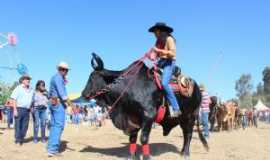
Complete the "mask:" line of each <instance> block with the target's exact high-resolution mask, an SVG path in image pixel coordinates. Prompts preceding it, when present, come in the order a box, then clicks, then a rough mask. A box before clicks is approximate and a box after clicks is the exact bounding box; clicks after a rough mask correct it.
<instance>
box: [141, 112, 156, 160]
mask: <svg viewBox="0 0 270 160" xmlns="http://www.w3.org/2000/svg"><path fill="white" fill-rule="evenodd" d="M154 117H155V113H152V114H151V112H150V114H149V112H148V113H147V114H146V115H145V116H144V118H143V123H142V129H141V131H142V132H141V144H142V153H143V160H151V154H150V147H149V135H150V132H151V129H152V125H153V122H154Z"/></svg>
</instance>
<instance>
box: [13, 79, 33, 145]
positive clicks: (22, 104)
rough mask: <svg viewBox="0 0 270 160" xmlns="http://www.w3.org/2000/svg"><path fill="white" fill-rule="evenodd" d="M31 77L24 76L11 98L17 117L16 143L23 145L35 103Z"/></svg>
mask: <svg viewBox="0 0 270 160" xmlns="http://www.w3.org/2000/svg"><path fill="white" fill-rule="evenodd" d="M30 80H31V77H30V76H29V75H27V74H25V75H23V76H22V77H21V78H20V79H19V82H20V84H19V85H18V86H17V87H16V88H15V89H14V91H13V92H12V94H11V96H10V98H11V100H10V104H11V105H12V107H13V111H14V117H15V143H16V144H20V145H22V144H23V140H24V137H25V135H26V132H27V130H28V124H29V115H30V114H29V113H30V107H31V104H32V101H33V94H34V92H33V90H32V89H31V88H30Z"/></svg>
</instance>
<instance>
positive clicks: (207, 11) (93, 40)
mask: <svg viewBox="0 0 270 160" xmlns="http://www.w3.org/2000/svg"><path fill="white" fill-rule="evenodd" d="M269 8H270V2H269V1H267V0H264V1H263V0H260V1H248V0H238V1H235V0H226V1H225V0H224V1H214V0H212V1H207V0H189V1H180V0H170V1H164V0H147V1H145V0H122V1H120V0H118V1H116V0H115V1H105V0H99V1H90V0H57V1H56V0H46V1H36V0H23V1H22V0H16V1H15V0H2V1H1V5H0V15H1V19H0V32H8V31H12V32H15V33H16V34H17V35H18V37H19V43H18V45H17V47H16V51H14V50H12V49H10V50H9V51H4V50H3V49H2V50H0V54H2V55H0V56H1V60H0V62H1V64H4V62H6V61H5V59H7V57H8V56H7V55H6V52H11V54H14V55H17V56H16V57H19V58H16V59H17V60H18V59H19V60H20V61H22V62H23V63H25V64H26V65H27V66H28V68H29V71H30V74H31V75H32V77H33V84H34V83H35V82H36V80H38V79H44V80H46V81H47V82H48V81H49V79H50V77H51V76H52V75H53V74H54V73H55V72H56V69H55V68H56V65H57V63H58V62H59V61H67V62H68V63H69V64H70V66H71V68H72V70H71V71H70V74H69V81H70V83H69V84H68V91H69V92H80V91H81V90H82V89H83V87H84V85H85V83H86V81H87V79H88V76H89V73H90V72H91V71H92V69H91V66H90V53H91V52H93V51H95V52H96V53H98V54H99V55H100V56H101V57H102V58H103V60H104V62H105V67H106V68H110V69H123V68H125V67H126V66H127V65H129V64H130V63H131V62H132V61H134V60H135V59H137V58H139V57H140V56H142V54H143V53H144V52H145V51H147V50H148V49H149V48H150V47H152V46H153V44H154V37H153V36H152V35H151V34H150V33H148V32H147V30H148V28H149V27H150V26H151V25H153V24H154V23H155V22H156V21H163V22H166V23H167V24H169V25H170V26H172V27H173V28H174V29H175V32H174V36H175V38H176V39H177V64H179V65H180V66H181V67H182V70H183V72H184V73H185V74H187V75H190V76H192V77H193V78H194V79H195V80H197V81H198V82H199V83H201V82H203V83H204V84H205V85H206V86H207V88H208V90H209V91H210V92H211V93H212V94H215V93H218V94H219V95H221V96H222V97H223V98H224V99H228V98H231V97H234V96H235V91H234V85H235V81H236V79H237V78H239V76H240V75H241V74H242V73H251V74H252V77H253V83H254V85H257V84H258V83H259V82H260V81H261V79H262V73H261V72H262V70H263V68H264V67H265V66H267V65H268V66H269V65H270V64H269V60H270V45H269V44H270V29H269V28H270V21H269V17H270V9H269ZM6 50H7V49H6ZM3 52H5V53H3ZM14 52H16V53H14ZM220 54H222V56H221V55H220ZM1 72H2V73H4V72H3V71H1ZM14 74H15V73H14ZM1 76H2V79H3V77H5V75H4V76H3V74H2V75H1ZM14 76H15V75H14Z"/></svg>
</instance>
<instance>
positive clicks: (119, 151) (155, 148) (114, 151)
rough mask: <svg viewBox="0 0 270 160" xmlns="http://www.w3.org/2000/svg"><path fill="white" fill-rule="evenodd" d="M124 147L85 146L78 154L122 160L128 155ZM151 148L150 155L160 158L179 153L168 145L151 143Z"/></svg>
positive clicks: (175, 148) (126, 148) (174, 147)
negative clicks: (96, 154)
mask: <svg viewBox="0 0 270 160" xmlns="http://www.w3.org/2000/svg"><path fill="white" fill-rule="evenodd" d="M123 145H125V146H122V147H114V148H98V147H94V146H87V147H85V148H83V149H82V150H80V152H91V153H99V154H102V155H107V156H116V157H119V158H124V157H126V156H127V155H128V147H127V146H128V145H127V144H123ZM150 148H151V153H152V155H153V156H160V155H162V154H164V153H167V152H173V153H176V154H180V151H179V150H178V149H179V148H178V147H176V146H174V145H172V144H168V143H153V144H150ZM140 149H141V148H140V147H138V151H139V152H138V153H139V154H141V152H140Z"/></svg>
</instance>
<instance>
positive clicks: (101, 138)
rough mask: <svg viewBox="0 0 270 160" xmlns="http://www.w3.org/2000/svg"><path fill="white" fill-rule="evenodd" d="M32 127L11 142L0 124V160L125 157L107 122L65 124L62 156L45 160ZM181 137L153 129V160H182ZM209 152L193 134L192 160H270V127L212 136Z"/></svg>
mask: <svg viewBox="0 0 270 160" xmlns="http://www.w3.org/2000/svg"><path fill="white" fill-rule="evenodd" d="M32 135H33V133H32V126H30V127H29V130H28V134H27V137H26V138H27V139H26V140H27V143H25V144H24V145H23V146H17V145H15V144H14V143H13V141H14V138H13V136H14V131H13V130H7V129H6V128H5V126H4V125H3V124H1V125H0V159H1V160H29V159H31V160H46V159H52V160H54V159H57V160H58V159H59V160H118V159H125V157H126V156H127V151H128V148H127V143H128V137H127V136H125V135H124V134H123V133H122V132H121V131H119V130H117V129H116V128H114V127H113V126H112V124H111V122H110V121H107V123H106V126H104V127H102V128H99V129H96V128H91V127H89V126H86V125H80V126H74V125H70V124H69V125H67V126H66V128H65V131H64V134H63V138H62V141H63V143H62V156H61V157H54V158H48V157H47V154H46V144H42V143H38V144H34V143H32ZM182 141H183V138H182V134H181V130H180V129H179V128H175V129H174V130H173V132H172V133H171V134H170V135H169V136H168V137H163V136H162V130H161V128H160V127H156V128H155V129H153V131H152V134H151V139H150V142H151V149H152V155H153V159H154V160H165V159H166V160H176V159H183V157H181V156H180V149H181V146H182ZM209 146H210V151H209V152H206V151H205V150H204V148H203V146H202V144H201V142H200V141H199V139H198V135H197V133H195V134H194V135H193V140H192V144H191V159H192V160H268V159H270V125H269V124H268V125H267V124H264V123H260V124H259V128H258V129H255V128H248V129H247V130H242V129H239V130H235V131H231V132H227V131H224V132H221V133H213V134H211V137H210V139H209Z"/></svg>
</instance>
